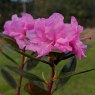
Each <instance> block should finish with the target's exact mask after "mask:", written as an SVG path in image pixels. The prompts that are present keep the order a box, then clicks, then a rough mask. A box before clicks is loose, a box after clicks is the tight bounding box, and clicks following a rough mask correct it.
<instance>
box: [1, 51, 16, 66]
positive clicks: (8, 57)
mask: <svg viewBox="0 0 95 95" xmlns="http://www.w3.org/2000/svg"><path fill="white" fill-rule="evenodd" d="M0 52H1V53H2V54H3V55H4V56H5V57H6V58H7V59H8V60H10V61H11V62H13V63H15V64H16V65H17V64H18V63H17V62H16V61H15V60H14V59H12V58H11V57H10V56H9V55H7V54H6V53H5V52H4V51H2V50H1V51H0Z"/></svg>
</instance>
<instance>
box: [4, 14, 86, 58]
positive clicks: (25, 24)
mask: <svg viewBox="0 0 95 95" xmlns="http://www.w3.org/2000/svg"><path fill="white" fill-rule="evenodd" d="M4 29H5V31H4V34H7V35H9V36H11V37H13V38H14V39H15V40H16V41H17V43H18V45H19V47H20V48H24V47H26V50H31V51H34V52H37V53H38V56H37V57H41V56H44V55H47V54H48V53H49V52H51V51H53V50H58V51H60V52H69V51H70V52H72V53H74V54H76V55H77V56H78V57H79V58H80V59H81V58H82V57H83V56H85V54H84V52H85V49H86V48H87V46H86V45H84V44H83V43H82V42H81V38H80V33H81V32H82V31H83V27H82V26H80V25H78V22H77V20H76V19H75V17H71V23H64V17H63V16H62V15H61V14H59V13H54V14H52V15H51V16H50V17H49V18H38V19H33V17H32V16H31V15H29V14H24V15H23V16H22V17H17V16H16V15H14V16H13V17H12V20H11V21H7V22H6V23H5V26H4Z"/></svg>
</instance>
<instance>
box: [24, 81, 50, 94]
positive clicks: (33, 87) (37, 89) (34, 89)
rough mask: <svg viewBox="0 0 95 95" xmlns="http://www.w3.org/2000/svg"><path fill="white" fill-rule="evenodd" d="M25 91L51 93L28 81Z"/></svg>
mask: <svg viewBox="0 0 95 95" xmlns="http://www.w3.org/2000/svg"><path fill="white" fill-rule="evenodd" d="M24 89H25V91H26V92H28V93H29V94H30V95H51V94H50V93H49V92H48V91H46V90H44V89H42V88H40V87H38V86H37V85H35V84H33V83H30V82H28V83H27V84H26V85H25V87H24Z"/></svg>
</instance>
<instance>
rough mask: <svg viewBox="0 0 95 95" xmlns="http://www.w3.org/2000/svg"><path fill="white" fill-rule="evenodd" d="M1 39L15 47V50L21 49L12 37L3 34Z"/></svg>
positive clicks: (0, 35) (0, 34)
mask: <svg viewBox="0 0 95 95" xmlns="http://www.w3.org/2000/svg"><path fill="white" fill-rule="evenodd" d="M0 37H1V38H2V39H3V40H4V41H5V42H6V43H7V44H9V45H10V47H13V48H16V49H19V47H18V45H17V43H16V41H15V40H14V39H12V38H11V37H9V36H7V35H5V34H2V33H0Z"/></svg>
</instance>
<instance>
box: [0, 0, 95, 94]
mask: <svg viewBox="0 0 95 95" xmlns="http://www.w3.org/2000/svg"><path fill="white" fill-rule="evenodd" d="M22 1H24V2H22ZM23 12H27V13H30V14H32V15H33V17H34V18H38V17H49V16H50V15H51V14H52V13H54V12H59V13H61V14H63V15H64V17H65V21H66V22H69V21H70V17H71V16H75V17H77V19H78V22H79V23H80V24H81V25H83V26H84V27H85V30H84V33H83V35H89V36H92V40H91V41H87V42H86V43H87V44H90V46H91V48H89V50H87V51H88V52H87V53H86V56H87V57H86V58H84V59H83V60H78V65H77V70H84V69H89V68H92V67H95V60H94V59H95V33H94V31H95V29H94V27H95V0H0V32H1V31H3V25H4V23H5V21H6V20H8V19H11V16H12V15H13V14H18V15H21V14H22V13H23ZM0 41H2V40H1V39H0ZM5 52H6V53H7V54H8V55H9V56H12V57H13V58H14V59H15V60H16V61H17V62H18V63H20V55H18V54H17V53H15V52H13V51H11V50H10V51H8V50H5ZM61 63H63V62H61ZM6 64H12V62H10V61H9V60H7V59H6V58H5V56H4V55H2V53H0V69H1V68H2V67H3V66H4V65H6ZM61 67H62V64H59V65H58V69H59V68H61ZM48 70H49V68H47V70H46V66H45V65H41V66H37V68H36V70H35V71H32V72H33V73H36V74H38V75H39V76H40V75H41V73H42V72H45V74H46V75H49V74H48ZM0 92H1V93H3V94H4V95H15V94H14V92H15V90H13V89H11V87H10V86H9V85H8V84H7V83H6V82H5V80H4V79H3V78H2V76H1V75H0ZM21 95H28V94H25V92H23V91H22V94H21ZM55 95H95V71H93V72H89V73H86V74H82V75H78V76H75V77H73V78H71V80H70V81H69V82H68V83H67V85H65V87H64V88H62V89H60V90H59V91H57V92H56V93H55Z"/></svg>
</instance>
